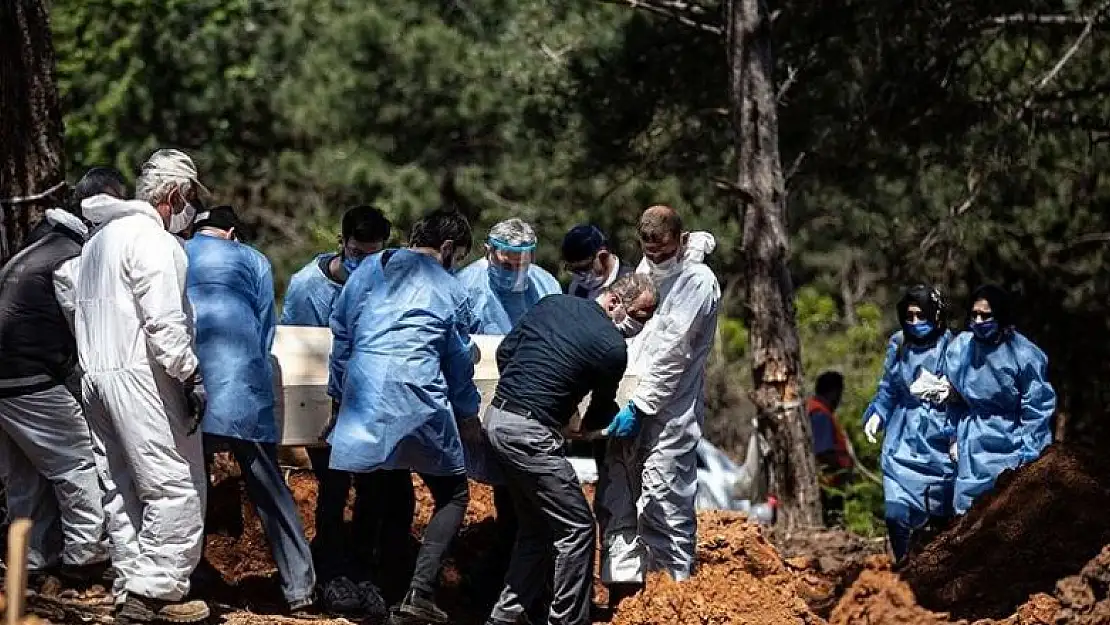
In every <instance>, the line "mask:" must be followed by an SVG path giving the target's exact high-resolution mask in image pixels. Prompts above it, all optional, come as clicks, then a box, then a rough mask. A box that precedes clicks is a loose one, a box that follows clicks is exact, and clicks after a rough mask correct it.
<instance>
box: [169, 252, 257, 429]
mask: <svg viewBox="0 0 1110 625" xmlns="http://www.w3.org/2000/svg"><path fill="white" fill-rule="evenodd" d="M185 252H186V253H187V254H188V256H189V271H188V275H187V279H186V284H187V293H188V296H189V302H190V303H191V304H192V306H193V312H194V315H195V318H196V333H197V334H196V349H197V357H198V358H199V359H200V369H201V372H202V373H203V375H204V388H205V390H206V391H207V392H208V410H207V412H205V414H204V421H203V426H202V427H203V429H204V433H205V434H217V435H220V436H228V437H231V438H237V439H241V440H245V441H253V442H256V443H276V442H277V440H278V430H277V424H276V423H275V421H274V386H273V377H274V373H273V367H272V365H271V363H270V348H271V347H272V346H273V343H274V280H273V273H272V270H271V269H270V261H268V260H267V259H266V257H265V256H263V255H262V254H261V253H260V252H258V251H257V250H255V249H254V248H252V247H249V246H247V245H243V244H242V243H238V242H236V241H227V240H224V239H218V238H215V237H210V236H207V235H204V234H198V235H197V236H195V237H193V238H192V239H190V240H189V241H187V242H186V243H185Z"/></svg>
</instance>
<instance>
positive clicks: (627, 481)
mask: <svg viewBox="0 0 1110 625" xmlns="http://www.w3.org/2000/svg"><path fill="white" fill-rule="evenodd" d="M695 234H698V235H699V236H698V238H696V239H695V236H694V234H692V235H691V236H690V240H689V241H688V242H687V246H686V251H685V254H684V257H683V259H682V261H681V265H680V269H679V270H678V271H677V272H675V273H674V274H673V275H671V276H669V277H667V278H665V279H661V280H656V285H657V286H658V287H659V297H660V304H659V308H658V309H657V310H656V312H655V316H654V317H653V318H652V319H651V320H650V321H649V322H648V323H647V324H646V325H645V326H644V330H643V332H641V333H640V335H639V336H638V337H636V340H635V341H634V342H633V343H632V347H631V349H630V350H629V357H628V361H629V363H631V364H630V367H629V368H630V370H632V371H635V372H637V373H638V374H639V376H640V381H639V384H638V386H637V388H636V392H635V393H634V394H633V397H632V402H633V403H635V405H636V408H637V410H638V411H639V412H640V414H641V421H640V429H639V432H638V433H637V434H636V436H634V437H632V438H628V439H613V440H611V441H610V442H609V447H608V450H607V453H606V461H605V465H604V467H602V468H601V475H600V479H599V481H598V493H597V504H596V507H597V517H598V522H599V524H600V525H601V527H602V535H603V539H602V564H601V579H602V582H603V583H605V584H613V583H637V584H638V583H643V581H644V576H645V574H646V573H647V571H648V570H660V571H664V572H666V573H668V574H669V575H670V576H671V577H673V578H674V579H675V580H678V581H682V580H685V579H687V578H689V577H690V576H691V575H692V574H693V570H694V551H695V547H696V544H697V537H696V534H697V516H696V514H695V499H696V497H697V491H698V472H697V453H696V449H697V445H698V441H699V440H701V428H702V422H703V419H704V413H705V367H706V362H707V360H708V358H709V353H710V351H711V348H712V346H713V340H714V338H715V336H716V332H717V307H718V303H719V301H720V298H721V289H720V286H719V285H718V283H717V278H716V276H715V275H713V271H712V270H710V269H709V267H707V266H706V265H704V264H702V263H701V260H702V259H703V258H704V256H705V254H707V253H709V252H711V251H712V250H713V247H714V246H713V243H714V242H713V239H712V236H709V235H708V234H701V233H695ZM636 271H637V272H638V273H650V272H649V269H648V267H647V265H646V264H644V263H641V265H640V267H639V268H637V270H636Z"/></svg>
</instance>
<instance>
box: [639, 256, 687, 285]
mask: <svg viewBox="0 0 1110 625" xmlns="http://www.w3.org/2000/svg"><path fill="white" fill-rule="evenodd" d="M682 253H683V250H682V248H678V252H676V253H675V255H674V256H672V257H670V258H668V259H667V260H665V261H663V262H661V263H654V262H652V261H651V259H650V258H648V259H645V260H647V266H648V271H649V272H651V278H652V279H653V280H655V281H656V282H659V281H661V280H666V279H667V278H670V277H671V276H673V275H675V274H677V273H678V272H680V271H682V262H681V258H682Z"/></svg>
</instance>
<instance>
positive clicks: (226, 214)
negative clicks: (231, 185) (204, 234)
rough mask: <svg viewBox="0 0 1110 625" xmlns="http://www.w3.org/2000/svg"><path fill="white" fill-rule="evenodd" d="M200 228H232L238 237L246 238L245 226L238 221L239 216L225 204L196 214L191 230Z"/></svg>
mask: <svg viewBox="0 0 1110 625" xmlns="http://www.w3.org/2000/svg"><path fill="white" fill-rule="evenodd" d="M201 228H217V229H219V230H231V229H232V228H234V229H235V232H236V233H238V234H239V236H240V237H246V235H247V233H246V232H245V231H246V225H245V224H244V223H243V222H242V221H240V220H239V216H238V215H236V214H235V209H234V208H232V207H230V206H227V205H226V204H225V205H222V206H213V207H212V208H205V209H202V210H201V211H200V212H198V213H197V216H196V217H195V218H194V219H193V230H200V229H201Z"/></svg>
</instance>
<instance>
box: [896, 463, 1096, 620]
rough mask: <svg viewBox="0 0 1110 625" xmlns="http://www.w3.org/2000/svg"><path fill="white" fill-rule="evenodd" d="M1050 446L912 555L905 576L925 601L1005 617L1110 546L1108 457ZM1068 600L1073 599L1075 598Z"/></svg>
mask: <svg viewBox="0 0 1110 625" xmlns="http://www.w3.org/2000/svg"><path fill="white" fill-rule="evenodd" d="M1106 456H1107V455H1106V454H1096V453H1090V452H1081V451H1078V450H1075V449H1070V448H1068V447H1066V446H1063V445H1059V444H1057V445H1053V446H1051V447H1049V448H1048V449H1047V450H1046V452H1045V453H1044V455H1042V456H1041V458H1040V459H1039V460H1037V461H1036V462H1033V463H1032V464H1029V465H1027V466H1024V467H1022V468H1020V469H1018V470H1017V471H1007V472H1005V473H1003V474H1002V475H1001V476H1000V477H999V479H998V484H997V486H996V488H995V490H994V491H993V492H992V493H990V494H988V495H986V496H984V497H983V498H982V499H981V500H980V501H978V502H977V503H976V505H975V506H974V507H973V508H972V509H971V510H970V511H969V512H968V514H966V515H965V516H964V517H963V518H962V519H960V521H959V522H958V523H957V524H956V525H954V526H953V527H952V528H950V529H949V530H948V531H946V532H945V533H943V534H941V535H940V536H939V537H938V538H937V539H936V540H934V541H933V542H932V543H931V544H929V545H928V546H927V547H926V548H925V549H924V550H922V551H921V552H920V553H919V554H917V555H916V556H914V557H913V558H911V560H910V561H909V562H908V564H907V566H906V567H905V569H904V570H903V571H902V572H901V576H902V578H903V579H905V580H906V581H907V582H908V583H909V586H910V587H911V588H912V589H913V592H914V594H915V595H916V596H917V600H918V601H919V602H920V603H921V605H922V606H926V607H927V608H929V609H931V610H936V611H938V612H951V613H952V614H953V615H955V616H956V617H959V618H968V619H983V618H993V619H1003V618H1007V617H1008V616H1009V615H1012V614H1014V612H1015V609H1017V607H1018V606H1020V605H1022V604H1023V603H1025V602H1026V601H1027V600H1028V599H1029V598H1030V597H1032V596H1034V595H1036V594H1037V593H1052V592H1054V590H1055V589H1056V582H1057V580H1061V579H1062V578H1065V577H1067V576H1069V575H1074V574H1076V573H1077V572H1078V571H1080V569H1081V568H1083V566H1084V564H1085V563H1087V562H1088V561H1089V560H1091V559H1092V558H1094V557H1095V556H1096V555H1097V554H1098V553H1099V551H1100V550H1101V549H1102V547H1103V545H1106V544H1107V543H1110V512H1108V511H1110V460H1108V459H1107V457H1106ZM1069 600H1071V599H1070V598H1069Z"/></svg>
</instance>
